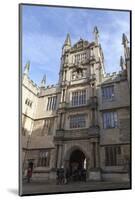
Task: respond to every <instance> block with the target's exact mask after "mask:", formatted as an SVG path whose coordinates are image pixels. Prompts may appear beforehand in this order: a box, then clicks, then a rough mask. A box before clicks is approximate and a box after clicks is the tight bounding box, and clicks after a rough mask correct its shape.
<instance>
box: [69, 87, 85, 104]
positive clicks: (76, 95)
mask: <svg viewBox="0 0 135 200" xmlns="http://www.w3.org/2000/svg"><path fill="white" fill-rule="evenodd" d="M85 104H86V90H79V91H75V92H72V106H81V105H85Z"/></svg>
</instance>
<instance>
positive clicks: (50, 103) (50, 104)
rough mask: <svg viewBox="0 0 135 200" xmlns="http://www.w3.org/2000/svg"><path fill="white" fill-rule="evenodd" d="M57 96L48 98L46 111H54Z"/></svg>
mask: <svg viewBox="0 0 135 200" xmlns="http://www.w3.org/2000/svg"><path fill="white" fill-rule="evenodd" d="M56 104H57V96H52V97H48V103H47V108H46V110H56Z"/></svg>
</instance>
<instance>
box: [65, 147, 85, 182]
mask: <svg viewBox="0 0 135 200" xmlns="http://www.w3.org/2000/svg"><path fill="white" fill-rule="evenodd" d="M69 170H70V177H72V180H73V181H79V180H85V179H86V157H85V154H84V153H83V152H82V151H81V150H79V149H76V150H74V151H72V153H71V155H70V158H69Z"/></svg>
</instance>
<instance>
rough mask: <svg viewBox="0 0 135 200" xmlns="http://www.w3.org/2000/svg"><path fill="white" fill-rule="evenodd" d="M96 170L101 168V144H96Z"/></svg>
mask: <svg viewBox="0 0 135 200" xmlns="http://www.w3.org/2000/svg"><path fill="white" fill-rule="evenodd" d="M95 151H96V152H95V154H96V168H99V142H96V143H95Z"/></svg>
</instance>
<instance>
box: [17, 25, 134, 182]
mask: <svg viewBox="0 0 135 200" xmlns="http://www.w3.org/2000/svg"><path fill="white" fill-rule="evenodd" d="M93 35H94V39H93V41H91V42H89V41H86V40H83V39H80V40H79V41H78V42H77V43H75V44H74V45H72V44H71V39H70V35H69V34H67V37H66V40H65V42H64V45H63V47H62V53H61V63H60V71H59V81H58V83H57V84H56V85H51V86H47V85H46V76H45V75H44V76H43V79H42V81H41V85H40V86H37V85H36V84H35V83H34V82H33V81H32V80H31V79H30V78H29V69H30V62H27V63H26V65H25V68H24V72H23V74H22V76H23V77H22V117H21V124H22V125H21V131H20V132H21V135H20V140H21V160H22V161H21V165H22V174H23V176H24V174H25V171H26V169H27V168H28V166H29V165H30V166H32V169H33V175H32V179H33V180H34V179H35V180H54V179H56V169H57V168H61V167H64V168H68V169H69V170H70V171H72V170H73V169H74V168H79V169H81V168H84V169H86V178H87V180H91V181H95V180H111V181H117V180H118V181H128V180H129V178H130V176H129V174H130V172H129V168H130V167H129V166H130V143H131V142H130V134H131V133H130V44H129V41H128V38H127V36H126V35H125V34H123V35H122V48H123V56H121V57H120V71H119V72H114V73H112V74H108V73H106V72H105V66H104V54H103V49H102V47H101V44H100V38H99V30H98V28H97V27H94V30H93ZM120 43H121V38H120ZM108 53H109V52H108ZM114 59H115V58H114ZM112 67H113V66H112Z"/></svg>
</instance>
